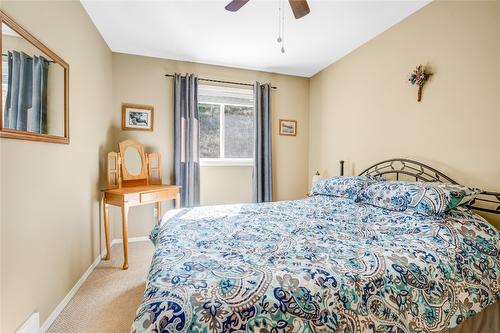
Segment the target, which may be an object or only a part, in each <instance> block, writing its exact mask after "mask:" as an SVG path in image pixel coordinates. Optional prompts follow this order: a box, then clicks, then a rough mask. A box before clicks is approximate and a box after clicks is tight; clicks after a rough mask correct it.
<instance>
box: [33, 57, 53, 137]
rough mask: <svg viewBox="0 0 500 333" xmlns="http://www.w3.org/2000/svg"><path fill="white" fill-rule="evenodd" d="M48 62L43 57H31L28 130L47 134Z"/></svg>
mask: <svg viewBox="0 0 500 333" xmlns="http://www.w3.org/2000/svg"><path fill="white" fill-rule="evenodd" d="M48 74H49V61H48V60H47V59H45V58H44V57H38V56H34V57H33V101H32V103H31V104H32V106H31V119H29V125H30V126H31V128H30V126H28V130H30V131H31V132H36V133H47V80H48Z"/></svg>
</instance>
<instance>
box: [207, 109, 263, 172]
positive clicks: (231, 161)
mask: <svg viewBox="0 0 500 333" xmlns="http://www.w3.org/2000/svg"><path fill="white" fill-rule="evenodd" d="M198 104H211V105H218V106H219V110H220V112H219V145H220V150H219V156H221V157H218V158H207V157H200V166H253V165H254V159H255V148H254V157H251V158H245V157H241V158H239V157H234V158H226V157H225V139H224V137H225V134H226V132H225V131H226V129H225V118H226V109H225V106H226V105H230V106H245V107H251V108H252V109H254V110H253V112H255V106H254V105H252V104H244V103H218V102H211V101H204V100H203V99H200V100H198Z"/></svg>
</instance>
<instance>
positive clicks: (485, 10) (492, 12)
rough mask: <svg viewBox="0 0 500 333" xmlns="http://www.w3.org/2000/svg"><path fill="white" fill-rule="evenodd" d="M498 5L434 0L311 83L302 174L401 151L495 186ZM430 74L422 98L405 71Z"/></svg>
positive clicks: (499, 150)
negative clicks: (423, 67) (420, 69)
mask: <svg viewBox="0 0 500 333" xmlns="http://www.w3.org/2000/svg"><path fill="white" fill-rule="evenodd" d="M499 33H500V2H433V3H431V4H429V5H428V6H426V7H424V8H423V9H422V10H420V11H418V12H416V13H415V14H413V15H411V16H410V17H409V18H407V19H406V20H404V21H402V22H401V23H399V24H397V25H395V26H394V27H392V28H390V29H389V30H387V31H386V32H384V33H383V34H381V35H379V36H378V37H376V38H374V39H373V40H371V41H369V42H368V43H366V44H365V45H363V46H362V47H360V48H358V49H356V50H355V51H353V52H352V53H351V54H349V55H347V56H346V57H344V58H342V59H341V60H340V61H338V62H336V63H334V64H333V65H331V66H329V67H328V68H326V69H324V70H323V71H321V72H320V73H319V74H317V75H315V76H314V77H313V78H312V79H311V80H310V103H309V110H310V119H309V121H310V128H311V130H310V149H309V156H310V159H309V174H312V173H313V172H314V171H315V170H317V169H318V170H320V172H322V173H323V174H326V175H337V174H338V170H339V167H338V161H339V160H341V159H343V160H346V162H347V168H346V170H347V174H356V173H358V172H360V171H362V170H363V169H364V168H365V167H368V166H370V165H371V164H373V163H375V162H378V161H381V160H383V159H386V158H392V157H408V158H413V159H416V160H419V161H422V162H426V163H428V164H429V165H431V166H434V167H436V168H437V169H439V170H441V171H443V172H444V173H446V174H448V175H450V176H451V177H453V178H454V179H456V180H457V181H458V182H460V183H463V184H466V185H472V186H478V187H481V188H484V189H488V190H491V191H500V146H499V143H500V37H499ZM419 63H423V64H429V65H430V66H431V67H432V71H433V72H434V75H433V76H432V77H431V80H430V82H429V83H428V84H427V85H426V86H425V87H424V91H423V97H422V102H420V103H417V102H416V95H417V89H416V88H415V87H413V86H410V85H409V83H408V81H407V77H408V74H409V73H410V71H411V70H412V69H413V68H414V67H415V66H416V65H418V64H419Z"/></svg>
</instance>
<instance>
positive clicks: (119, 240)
mask: <svg viewBox="0 0 500 333" xmlns="http://www.w3.org/2000/svg"><path fill="white" fill-rule="evenodd" d="M148 240H149V237H147V236H143V237H130V238H129V239H128V242H129V243H133V242H144V241H148ZM121 243H123V239H122V238H115V239H113V241H112V242H111V244H121Z"/></svg>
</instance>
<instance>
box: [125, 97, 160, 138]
mask: <svg viewBox="0 0 500 333" xmlns="http://www.w3.org/2000/svg"><path fill="white" fill-rule="evenodd" d="M153 128H154V107H153V106H151V105H138V104H127V103H124V104H122V129H123V130H127V131H152V130H153Z"/></svg>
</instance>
